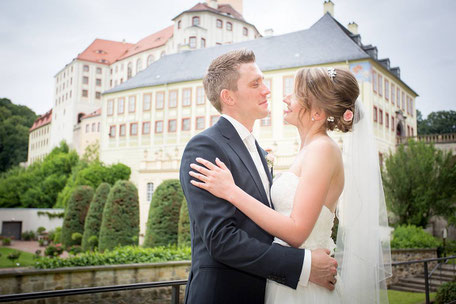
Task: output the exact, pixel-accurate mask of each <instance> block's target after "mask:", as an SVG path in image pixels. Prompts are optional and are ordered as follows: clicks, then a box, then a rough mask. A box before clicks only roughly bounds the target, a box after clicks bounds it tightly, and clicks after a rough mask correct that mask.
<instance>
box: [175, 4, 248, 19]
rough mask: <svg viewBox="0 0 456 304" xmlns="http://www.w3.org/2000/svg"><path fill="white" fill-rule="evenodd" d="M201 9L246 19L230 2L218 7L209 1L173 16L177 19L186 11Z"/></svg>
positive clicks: (198, 10) (199, 10)
mask: <svg viewBox="0 0 456 304" xmlns="http://www.w3.org/2000/svg"><path fill="white" fill-rule="evenodd" d="M201 11H210V12H214V13H216V14H223V15H229V16H231V17H233V18H235V19H238V20H241V21H244V22H246V21H245V20H244V17H242V14H240V13H239V12H238V11H236V10H235V9H234V8H233V7H232V6H231V5H229V4H219V5H218V7H217V9H215V8H212V7H210V6H209V5H208V4H207V3H198V4H196V5H195V6H193V7H192V8H191V9H189V10H186V11H183V12H182V13H180V14H179V15H177V16H176V17H174V18H173V20H174V19H176V18H177V17H179V16H180V15H182V14H183V13H186V12H201Z"/></svg>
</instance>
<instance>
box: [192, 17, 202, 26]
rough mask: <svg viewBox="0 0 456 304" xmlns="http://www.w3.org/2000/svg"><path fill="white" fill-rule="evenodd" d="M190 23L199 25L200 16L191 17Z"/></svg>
mask: <svg viewBox="0 0 456 304" xmlns="http://www.w3.org/2000/svg"><path fill="white" fill-rule="evenodd" d="M192 25H193V26H196V25H200V17H198V16H195V17H193V18H192Z"/></svg>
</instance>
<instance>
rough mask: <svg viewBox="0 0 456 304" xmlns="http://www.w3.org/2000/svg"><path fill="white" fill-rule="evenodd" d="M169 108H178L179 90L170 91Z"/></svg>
mask: <svg viewBox="0 0 456 304" xmlns="http://www.w3.org/2000/svg"><path fill="white" fill-rule="evenodd" d="M168 107H170V108H175V107H177V90H172V91H169V100H168Z"/></svg>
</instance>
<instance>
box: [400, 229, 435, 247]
mask: <svg viewBox="0 0 456 304" xmlns="http://www.w3.org/2000/svg"><path fill="white" fill-rule="evenodd" d="M439 245H440V242H439V241H438V240H437V239H436V238H435V237H433V236H432V235H430V234H429V233H427V232H426V231H424V230H423V228H421V227H416V226H414V225H401V226H398V227H396V229H394V232H393V237H392V239H391V248H394V249H402V248H437V247H438V246H439Z"/></svg>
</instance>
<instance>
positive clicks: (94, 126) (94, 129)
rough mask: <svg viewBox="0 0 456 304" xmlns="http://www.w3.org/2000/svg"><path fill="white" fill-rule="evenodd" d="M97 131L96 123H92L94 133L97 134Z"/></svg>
mask: <svg viewBox="0 0 456 304" xmlns="http://www.w3.org/2000/svg"><path fill="white" fill-rule="evenodd" d="M96 130H97V125H96V124H95V123H92V132H95V131H96Z"/></svg>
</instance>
